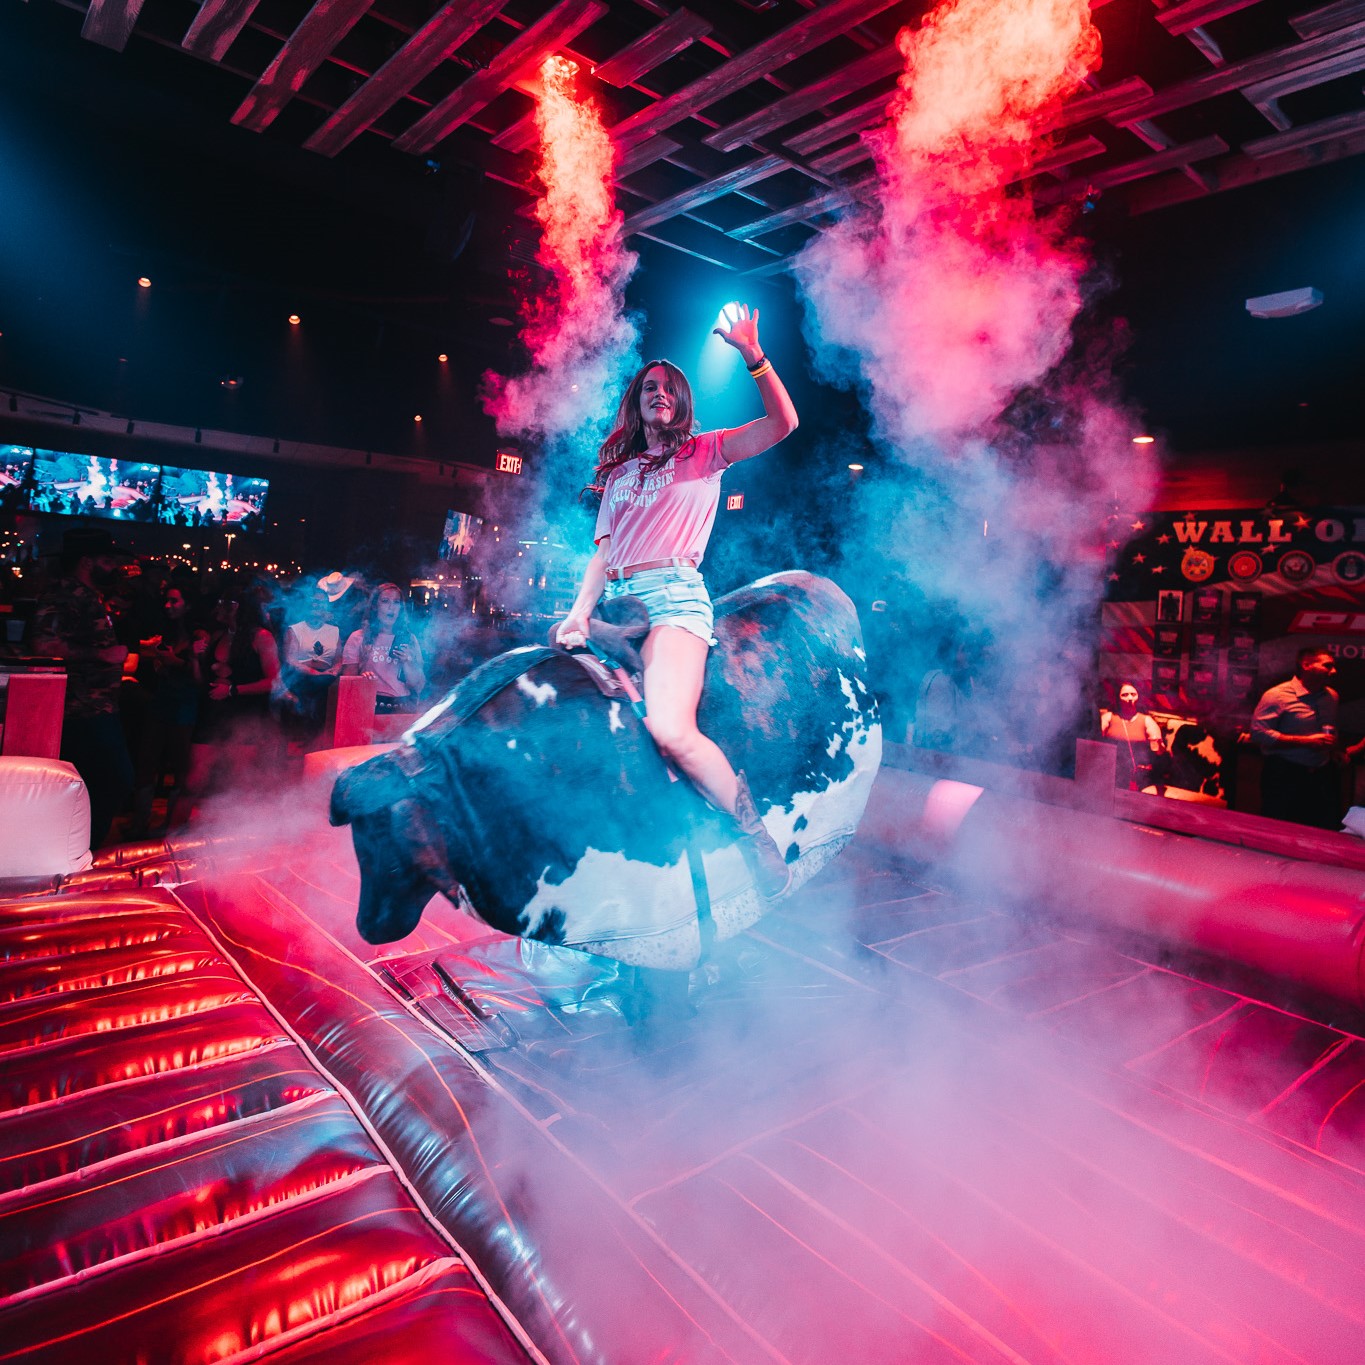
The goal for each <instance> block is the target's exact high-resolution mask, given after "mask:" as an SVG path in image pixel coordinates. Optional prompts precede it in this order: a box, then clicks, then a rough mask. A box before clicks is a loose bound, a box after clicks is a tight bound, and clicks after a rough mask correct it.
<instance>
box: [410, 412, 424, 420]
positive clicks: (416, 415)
mask: <svg viewBox="0 0 1365 1365" xmlns="http://www.w3.org/2000/svg"><path fill="white" fill-rule="evenodd" d="M412 420H413V421H414V422H420V421H421V420H422V414H421V413H420V412H418V413H414V414H413V418H412Z"/></svg>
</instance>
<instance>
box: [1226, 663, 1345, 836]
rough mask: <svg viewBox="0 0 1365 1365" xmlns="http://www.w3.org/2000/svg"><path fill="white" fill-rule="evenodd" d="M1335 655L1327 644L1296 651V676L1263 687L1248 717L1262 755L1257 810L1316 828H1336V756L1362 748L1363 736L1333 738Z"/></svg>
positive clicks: (1338, 790)
mask: <svg viewBox="0 0 1365 1365" xmlns="http://www.w3.org/2000/svg"><path fill="white" fill-rule="evenodd" d="M1336 672H1337V665H1336V660H1335V659H1334V658H1333V657H1332V656H1331V654H1329V653H1328V652H1327V650H1325V649H1320V648H1318V647H1317V646H1315V645H1309V646H1307V647H1306V648H1304V649H1301V650H1299V654H1298V659H1297V661H1296V663H1295V667H1294V676H1293V677H1292V678H1290V679H1289V681H1288V682H1282V683H1276V684H1275V686H1274V687H1270V688H1267V689H1266V691H1265V692H1264V693H1263V694H1262V696H1261V699H1260V701H1259V702H1257V703H1256V710H1255V712H1254V713H1253V714H1252V717H1251V737H1252V739H1253V740H1255V742H1256V744H1257V745H1258V746H1259V747H1260V750H1261V752H1262V753H1263V754H1264V755H1265V763H1264V765H1263V767H1262V768H1261V814H1262V815H1268V816H1270V817H1271V818H1272V819H1275V820H1294V821H1296V822H1297V823H1298V824H1301V825H1314V826H1316V827H1317V828H1319V829H1340V827H1341V815H1342V793H1341V787H1342V783H1341V771H1340V767H1339V763H1340V760H1341V759H1343V758H1347V759H1353V758H1356V757H1357V756H1359V755H1360V754H1361V753H1362V752H1365V740H1361V741H1360V742H1359V743H1358V744H1353V745H1351V746H1350V747H1349V748H1346V747H1343V746H1342V745H1341V742H1340V740H1339V739H1338V738H1337V694H1336V692H1335V690H1334V689H1333V688H1332V687H1331V686H1330V685H1329V684H1330V683H1331V681H1332V679H1333V678H1335V677H1336Z"/></svg>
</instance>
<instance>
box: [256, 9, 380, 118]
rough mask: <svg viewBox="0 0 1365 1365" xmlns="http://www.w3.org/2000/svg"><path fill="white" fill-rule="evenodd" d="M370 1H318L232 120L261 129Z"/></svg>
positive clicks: (277, 112) (291, 97)
mask: <svg viewBox="0 0 1365 1365" xmlns="http://www.w3.org/2000/svg"><path fill="white" fill-rule="evenodd" d="M372 2H373V0H317V4H315V5H314V6H313V8H312V9H310V10H309V11H308V13H307V14H305V15H304V16H303V18H302V19H301V20H300V21H299V26H298V27H297V28H296V29H295V30H294V31H293V33H291V34H290V35H289V37H288V38H287V39H285V42H284V46H283V47H281V48H280V50H279V51H278V52H277V53H276V54H275V60H274V61H272V62H271V63H270V65H269V66H268V67H266V69H265V71H264V72H263V73H262V75H261V78H260V80H258V81H257V82H256V84H255V85H253V86H252V87H251V89H250V91H249V92H248V93H247V97H246V99H244V100H243V101H242V102H241V104H240V105H239V106H238V108H237V111H236V112H235V113H234V114H233V115H232V121H233V123H235V124H237V125H238V126H239V127H242V128H248V129H250V130H251V131H252V132H253V133H260V132H264V131H265V129H267V128H268V127H269V126H270V125H271V124H272V123H273V122H274V121H275V119H276V118H277V117H278V116H279V113H280V110H281V109H283V108H284V106H285V105H286V104H288V103H289V101H290V100H292V99H293V98H294V96H295V95H297V94H298V93H299V91H300V90H302V89H303V86H304V82H305V81H307V79H308V78H309V76H311V75H312V74H313V72H314V71H316V70H317V69H318V67H320V66H321V65H322V64H323V62H325V61H326V60H327V58H328V57H330V56H331V55H332V52H333V50H334V49H335V48H336V45H337V44H338V43H339V42H340V41H341V40H342V39H343V38H344V37H345V36H346V35H347V34H348V33H349V32H350V31H351V30H352V29H353V28H354V27H355V26H356V24H358V23H359V22H360V20H361V18H362V16H363V15H364V13H365V11H366V10H367V9H369V7H370V5H371V3H372Z"/></svg>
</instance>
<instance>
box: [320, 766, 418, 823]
mask: <svg viewBox="0 0 1365 1365" xmlns="http://www.w3.org/2000/svg"><path fill="white" fill-rule="evenodd" d="M408 794H409V785H408V780H407V778H406V777H405V776H404V775H403V772H402V771H401V769H400V768H399V767H398V763H397V761H396V760H395V759H394V757H393V755H392V754H380V755H379V756H378V757H377V758H371V759H367V760H366V761H365V762H364V763H360V764H357V765H356V766H355V767H354V768H347V769H346V770H345V771H344V772H343V773H342V774H341V775H340V776H339V777H338V778H337V780H336V783H335V784H334V785H333V787H332V803H331V809H330V811H329V813H328V818H329V819H330V820H331V822H332V824H334V825H348V824H350V823H351V821H352V820H354V819H356V818H357V817H359V816H361V815H377V814H378V813H379V812H380V811H381V810H389V809H390V808H391V807H392V806H393V805H394V804H395V803H396V802H398V801H400V800H402V798H403V797H405V796H407V795H408Z"/></svg>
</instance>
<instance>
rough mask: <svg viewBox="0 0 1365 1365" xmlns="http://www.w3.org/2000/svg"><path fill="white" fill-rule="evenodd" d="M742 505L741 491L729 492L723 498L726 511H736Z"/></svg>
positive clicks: (742, 495)
mask: <svg viewBox="0 0 1365 1365" xmlns="http://www.w3.org/2000/svg"><path fill="white" fill-rule="evenodd" d="M743 506H744V494H743V493H731V494H730V496H729V497H728V498H726V499H725V510H726V511H727V512H738V511H739V509H740V508H741V507H743Z"/></svg>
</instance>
